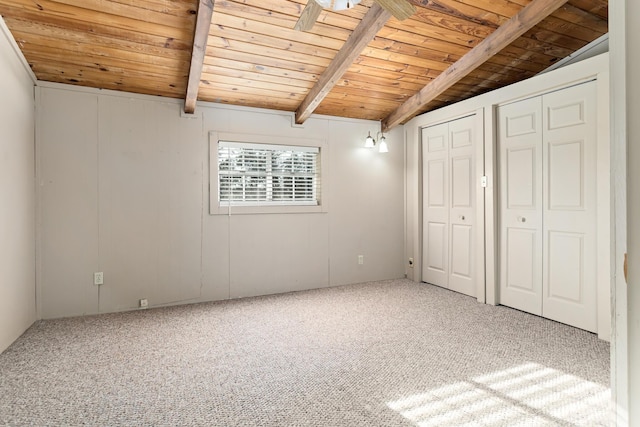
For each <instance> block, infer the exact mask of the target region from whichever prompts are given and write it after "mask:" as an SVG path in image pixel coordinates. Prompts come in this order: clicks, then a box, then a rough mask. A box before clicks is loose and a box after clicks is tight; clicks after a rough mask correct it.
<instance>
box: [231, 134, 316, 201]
mask: <svg viewBox="0 0 640 427" xmlns="http://www.w3.org/2000/svg"><path fill="white" fill-rule="evenodd" d="M319 151H320V150H319V149H318V148H317V147H299V146H287V145H268V144H251V143H242V142H228V141H219V142H218V202H219V203H220V205H223V204H224V205H231V206H243V205H244V206H270V205H317V204H318V187H319V174H318V170H319V168H318V153H319Z"/></svg>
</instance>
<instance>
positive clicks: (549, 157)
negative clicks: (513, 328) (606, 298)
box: [542, 82, 598, 332]
mask: <svg viewBox="0 0 640 427" xmlns="http://www.w3.org/2000/svg"><path fill="white" fill-rule="evenodd" d="M596 99H597V96H596V84H595V82H590V83H586V84H581V85H578V86H574V87H571V88H568V89H564V90H561V91H558V92H554V93H550V94H547V95H544V96H543V98H542V103H543V111H544V115H543V116H544V118H543V128H544V131H543V144H544V145H543V155H544V162H543V193H544V202H543V207H544V213H543V218H544V224H543V231H544V238H543V254H544V261H543V281H542V286H543V300H542V307H543V309H542V314H543V316H544V317H547V318H550V319H553V320H557V321H560V322H563V323H567V324H570V325H573V326H577V327H579V328H582V329H586V330H588V331H592V332H595V331H596V330H597V307H596V293H597V291H596V274H597V267H596V265H597V261H598V260H597V255H596V145H597V144H596V143H597V141H596V119H597V116H596Z"/></svg>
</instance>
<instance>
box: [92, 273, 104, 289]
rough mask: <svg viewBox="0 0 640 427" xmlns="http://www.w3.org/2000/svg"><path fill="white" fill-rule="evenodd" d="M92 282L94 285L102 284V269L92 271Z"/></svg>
mask: <svg viewBox="0 0 640 427" xmlns="http://www.w3.org/2000/svg"><path fill="white" fill-rule="evenodd" d="M93 284H94V285H96V286H99V285H103V284H104V273H103V272H102V271H99V272H97V273H93Z"/></svg>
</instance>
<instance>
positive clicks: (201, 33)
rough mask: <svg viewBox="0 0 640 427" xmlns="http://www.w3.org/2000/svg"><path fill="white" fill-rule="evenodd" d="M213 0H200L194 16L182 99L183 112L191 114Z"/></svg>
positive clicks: (198, 81)
mask: <svg viewBox="0 0 640 427" xmlns="http://www.w3.org/2000/svg"><path fill="white" fill-rule="evenodd" d="M213 4H214V0H200V2H199V4H198V16H197V17H196V30H195V35H194V37H193V49H192V51H191V67H190V68H189V81H188V83H187V94H186V96H185V99H184V112H185V113H188V114H192V113H193V112H194V111H195V110H196V101H197V100H198V90H199V88H200V77H201V76H202V65H203V64H204V55H205V52H206V50H207V40H208V39H209V27H210V26H211V16H212V15H213Z"/></svg>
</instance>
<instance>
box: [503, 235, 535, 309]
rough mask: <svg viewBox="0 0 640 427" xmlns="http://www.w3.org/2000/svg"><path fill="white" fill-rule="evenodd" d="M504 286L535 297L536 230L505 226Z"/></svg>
mask: <svg viewBox="0 0 640 427" xmlns="http://www.w3.org/2000/svg"><path fill="white" fill-rule="evenodd" d="M506 233H507V238H506V240H507V247H508V248H509V251H508V252H507V253H506V258H507V259H506V262H507V265H506V286H507V289H510V290H516V291H518V292H527V293H530V294H531V295H532V297H533V298H535V297H536V295H539V294H537V291H536V283H535V277H536V275H535V274H534V272H535V269H536V267H537V265H538V263H537V254H536V248H537V247H536V237H537V236H536V232H535V231H534V230H528V229H521V228H507V230H506Z"/></svg>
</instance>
